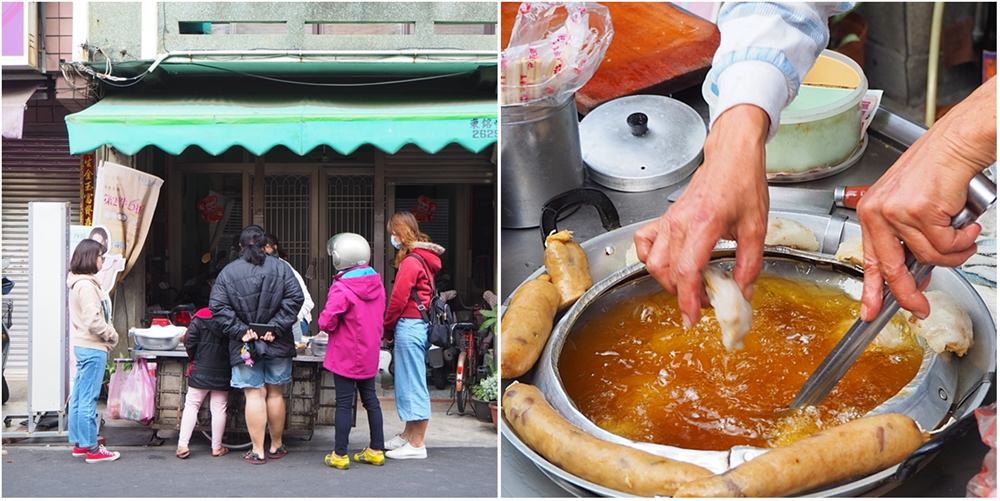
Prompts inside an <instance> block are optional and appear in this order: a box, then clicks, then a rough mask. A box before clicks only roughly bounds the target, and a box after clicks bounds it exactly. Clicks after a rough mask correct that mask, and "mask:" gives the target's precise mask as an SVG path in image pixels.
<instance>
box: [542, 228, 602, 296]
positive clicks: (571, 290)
mask: <svg viewBox="0 0 1000 501" xmlns="http://www.w3.org/2000/svg"><path fill="white" fill-rule="evenodd" d="M545 271H547V272H548V273H549V275H551V276H552V283H553V284H554V285H555V286H556V288H557V289H559V296H560V298H561V302H560V304H559V309H564V308H567V307H569V306H570V305H571V304H573V303H574V302H576V300H577V299H579V298H580V296H582V295H583V293H584V292H587V289H589V288H590V286H591V285H593V284H594V281H593V279H592V278H591V276H590V262H589V261H588V260H587V253H585V252H584V251H583V247H580V244H578V243H576V242H574V241H573V232H572V231H569V230H563V231H560V232H558V233H553V234H551V235H549V236H548V237H547V238H546V239H545Z"/></svg>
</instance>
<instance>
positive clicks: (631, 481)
mask: <svg viewBox="0 0 1000 501" xmlns="http://www.w3.org/2000/svg"><path fill="white" fill-rule="evenodd" d="M503 413H504V416H505V417H506V418H507V422H508V423H510V425H511V428H513V429H514V431H515V432H517V435H518V436H519V437H521V440H524V442H525V443H526V444H528V446H529V447H531V448H532V450H534V451H535V452H537V453H539V454H541V455H542V456H544V457H545V459H547V460H549V462H551V463H552V464H554V465H557V466H559V467H560V468H562V469H564V470H566V471H568V472H570V473H572V474H574V475H576V476H578V477H580V478H583V479H586V480H589V481H591V482H594V483H595V484H598V485H603V486H605V487H608V488H610V489H615V490H618V491H622V492H627V493H629V494H635V495H637V496H645V497H652V496H670V495H673V494H674V491H675V490H676V489H677V487H678V486H680V485H682V484H685V483H687V482H689V481H692V480H695V479H698V478H705V477H709V476H711V475H712V472H710V471H708V470H706V469H705V468H702V467H700V466H696V465H693V464H690V463H685V462H682V461H675V460H672V459H667V458H664V457H660V456H656V455H653V454H650V453H648V452H643V451H640V450H638V449H634V448H632V447H628V446H625V445H621V444H614V443H611V442H607V441H604V440H601V439H599V438H597V437H594V436H592V435H590V434H589V433H587V432H585V431H583V430H581V429H579V428H577V427H576V426H574V425H573V424H572V423H570V422H569V421H566V419H565V418H563V417H562V416H561V415H559V413H558V412H556V410H555V409H553V408H552V406H551V405H549V403H548V402H547V401H546V400H545V395H543V394H542V392H541V391H539V390H538V388H536V387H534V386H531V385H529V384H522V383H518V384H512V385H510V386H509V387H507V391H505V392H504V395H503Z"/></svg>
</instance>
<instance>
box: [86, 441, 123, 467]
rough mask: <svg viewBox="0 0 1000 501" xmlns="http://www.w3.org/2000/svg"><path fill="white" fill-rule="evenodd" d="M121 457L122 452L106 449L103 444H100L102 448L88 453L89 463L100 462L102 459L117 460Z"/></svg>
mask: <svg viewBox="0 0 1000 501" xmlns="http://www.w3.org/2000/svg"><path fill="white" fill-rule="evenodd" d="M120 457H121V453H118V452H111V451H109V450H107V449H105V448H104V446H103V445H102V446H100V448H98V449H97V452H88V453H87V462H88V463H100V462H102V461H115V460H116V459H118V458H120Z"/></svg>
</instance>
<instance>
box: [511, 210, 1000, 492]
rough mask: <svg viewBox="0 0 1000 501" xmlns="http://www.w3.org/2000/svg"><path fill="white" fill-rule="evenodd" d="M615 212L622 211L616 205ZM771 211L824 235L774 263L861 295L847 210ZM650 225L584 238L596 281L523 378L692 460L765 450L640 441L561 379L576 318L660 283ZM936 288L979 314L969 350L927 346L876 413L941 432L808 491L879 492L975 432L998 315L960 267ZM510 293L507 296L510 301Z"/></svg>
mask: <svg viewBox="0 0 1000 501" xmlns="http://www.w3.org/2000/svg"><path fill="white" fill-rule="evenodd" d="M597 205H600V204H597ZM610 210H611V211H613V208H611V209H610ZM607 211H608V208H607V204H605V206H604V208H603V209H602V210H601V212H602V219H604V220H605V223H609V222H610V220H612V219H614V218H613V217H611V216H607V215H606V214H605V213H606V212H607ZM556 212H558V211H556ZM771 217H782V218H786V219H791V220H794V221H798V222H799V223H802V224H804V225H805V226H807V227H808V228H810V229H811V230H812V231H813V233H814V234H815V235H816V236H817V238H818V239H819V241H820V242H821V243H822V248H821V251H822V254H820V253H807V252H800V251H795V250H791V249H786V248H780V247H779V248H768V249H767V251H766V253H765V270H767V271H770V272H774V273H778V274H782V275H786V276H789V275H798V276H802V277H808V278H812V279H815V280H817V281H822V282H825V283H828V284H830V285H834V286H836V287H839V288H841V289H843V290H845V291H846V292H848V294H850V295H852V296H853V297H855V298H857V297H859V296H860V287H861V286H860V278H859V277H860V276H861V275H860V270H856V269H852V268H851V267H849V266H846V265H844V264H841V263H838V262H836V261H835V260H833V259H832V257H831V256H830V255H831V254H833V252H834V251H835V250H836V247H837V245H839V243H840V242H841V241H844V240H847V239H850V238H854V237H858V236H860V231H861V230H860V227H859V226H858V225H857V224H856V223H854V222H850V221H846V220H844V219H843V218H837V217H831V216H820V215H815V214H807V213H795V212H780V211H772V213H771ZM548 219H549V223H550V225H549V226H551V224H554V220H555V214H549V218H548ZM643 224H646V222H640V223H636V224H633V225H630V226H627V227H624V228H619V229H614V230H612V231H609V232H607V233H605V234H602V235H599V236H597V237H595V238H592V239H590V240H588V241H586V242H583V243H582V246H583V249H584V250H585V252H586V253H587V256H588V258H589V260H590V272H591V275H592V276H593V278H594V282H595V285H594V286H593V287H592V288H591V289H590V290H589V291H588V292H587V293H586V294H585V295H584V296H583V297H581V298H580V300H579V301H578V302H577V303H576V304H575V305H574V306H573V307H572V308H571V309H570V310H569V311H568V312H566V313H565V314H564V315H563V316H562V318H561V319H559V321H558V323H557V324H556V326H555V328H554V329H553V334H552V336H551V337H550V338H549V340H548V343H547V345H546V347H545V350H544V351H543V353H542V356H541V357H540V359H539V361H538V363H537V364H536V366H535V368H534V369H533V370H532V371H531V372H529V373H528V374H526V375H525V376H523V377H521V378H518V380H519V381H522V382H526V383H531V384H534V385H536V386H538V387H539V388H540V389H541V391H542V392H544V393H545V395H546V398H547V399H548V401H549V402H550V403H551V404H552V405H553V406H554V407H555V408H556V409H557V410H558V411H559V412H560V413H561V414H562V415H563V416H564V417H566V418H567V419H568V420H570V421H571V422H573V423H574V424H575V425H576V426H578V427H580V428H582V429H583V430H585V431H587V432H589V433H591V434H593V435H595V436H597V437H600V438H602V439H604V440H608V441H611V442H615V443H620V444H624V445H627V446H631V447H636V448H638V449H641V450H644V451H647V452H650V453H653V454H658V455H662V456H665V457H670V458H673V459H678V460H683V461H689V462H692V463H695V464H698V465H701V466H704V467H706V468H708V469H710V470H712V471H715V472H717V473H720V472H722V471H725V470H726V469H729V468H732V467H734V466H736V465H738V464H740V463H742V462H744V461H747V460H749V459H751V458H753V457H755V456H757V455H760V454H762V453H763V452H765V451H766V449H759V448H756V447H744V446H737V447H734V448H732V449H731V450H728V451H692V450H687V449H681V448H678V447H671V446H664V445H658V444H649V443H637V442H633V441H631V440H628V439H625V438H623V437H619V436H617V435H614V434H611V433H609V432H607V431H605V430H603V429H601V428H599V427H597V426H596V425H595V424H593V423H592V422H590V421H589V420H588V419H587V418H586V417H585V416H583V415H582V414H581V413H580V412H579V411H578V410H577V409H576V407H575V405H574V404H573V402H572V401H571V399H570V398H569V397H568V396H567V395H566V392H565V391H564V389H563V387H562V383H561V381H560V374H559V372H558V357H559V354H560V351H561V349H562V346H563V343H564V342H565V340H566V339H567V337H568V336H571V335H572V332H573V329H572V328H573V325H574V323H575V322H577V321H586V318H587V315H590V314H594V313H593V312H594V311H597V310H599V309H600V308H602V307H604V306H606V305H608V304H611V303H613V302H614V301H615V300H616V299H617V298H620V297H621V296H623V295H629V294H641V293H643V292H645V291H650V290H653V288H655V287H656V283H655V281H653V280H652V279H651V278H650V277H649V276H648V274H647V273H646V272H645V269H644V267H643V266H642V265H641V264H636V263H635V257H634V246H633V243H632V236H633V234H634V233H635V231H636V230H637V229H638V228H639V227H640V226H641V225H643ZM543 226H545V225H543ZM606 226H613V224H610V225H609V224H606ZM733 254H734V248H733V245H732V244H731V243H727V242H720V245H719V246H718V247H716V250H715V252H714V255H713V259H714V260H718V261H721V262H726V261H729V262H731V261H732V257H733ZM542 273H544V268H540V269H538V270H536V271H535V272H534V273H533V274H531V275H530V276H529V277H528V278H527V279H526V281H527V280H531V279H534V278H535V277H537V276H538V275H540V274H542ZM929 290H942V291H944V292H946V293H948V295H949V296H950V297H952V298H953V299H954V300H955V301H956V302H957V303H958V304H960V305H962V306H963V307H964V308H965V310H966V311H967V312H968V313H969V315H970V316H971V318H972V321H973V329H974V334H975V343H974V344H973V346H972V347H971V348H970V350H969V352H968V354H967V355H966V356H965V357H962V358H958V357H952V356H950V355H940V356H939V355H936V354H934V353H933V352H931V351H930V350H926V353H925V357H924V360H923V363H922V365H921V368H920V370H919V371H918V373H917V376H916V377H915V378H914V379H913V381H912V382H911V383H910V384H908V385H907V386H906V387H905V388H903V389H902V390H901V391H900V392H899V393H898V394H897V395H896V396H895V397H893V398H891V399H890V400H888V401H886V402H885V403H884V404H882V405H881V406H879V407H878V408H876V409H874V410H873V411H872V413H884V412H899V413H903V414H906V415H909V416H911V417H913V418H914V419H915V420H916V421H917V422H918V423H919V424H920V426H921V427H922V429H924V430H925V431H933V437H932V440H931V441H930V442H929V443H928V444H926V445H925V446H924V447H922V448H921V449H919V450H918V451H917V452H915V453H914V454H913V455H912V456H911V457H910V458H909V459H907V460H906V461H903V462H902V463H900V464H897V465H895V466H892V467H890V468H887V469H885V470H883V471H881V472H877V473H874V474H871V475H869V476H867V477H864V478H861V479H857V480H853V481H850V482H848V483H843V484H840V485H836V486H832V487H827V488H824V489H823V490H820V491H814V492H811V493H808V494H807V495H809V496H855V495H858V494H862V493H873V491H878V492H884V491H885V490H888V489H889V488H891V487H892V486H895V485H897V484H898V483H900V482H902V481H903V480H905V479H906V478H908V477H909V476H910V475H912V474H913V473H914V472H915V471H916V470H918V469H919V468H921V467H922V466H923V465H924V464H926V463H927V462H928V461H929V460H930V459H931V458H932V457H933V455H934V454H936V452H937V450H938V448H939V447H940V445H941V444H943V443H944V441H946V440H948V439H949V436H951V435H954V434H958V433H960V432H964V431H966V430H967V429H968V427H969V425H970V424H973V423H974V422H973V421H972V420H971V413H972V411H973V410H974V409H975V408H976V407H978V406H979V405H980V404H981V403H982V401H983V400H984V399H985V398H986V396H987V394H988V393H989V391H990V386H991V385H990V381H991V378H992V377H993V375H994V374H995V371H996V327H995V324H994V321H993V318H992V315H991V314H990V312H989V309H988V308H987V307H986V305H985V304H984V303H983V301H982V299H980V297H979V295H978V294H977V293H976V291H975V289H973V287H972V286H971V285H970V284H969V283H968V282H967V281H966V280H965V279H964V278H963V277H962V276H961V275H960V274H959V273H958V272H957V271H955V270H953V269H946V268H937V269H935V270H934V273H933V275H932V279H931V283H930V286H929ZM509 299H510V298H509V297H508V298H507V300H508V301H509ZM505 383H509V381H505ZM963 418H966V419H963ZM502 433H503V434H504V436H505V437H506V438H507V439H508V440H509V441H510V442H511V443H512V444H513V445H514V447H515V448H517V449H518V450H519V451H520V452H521V453H522V454H524V455H525V456H526V457H528V458H529V459H530V460H531V461H532V462H534V463H535V464H536V465H537V466H538V467H539V468H540V469H541V470H542V471H543V472H544V473H545V474H546V475H548V476H549V477H550V478H552V479H553V480H554V481H556V482H557V483H558V484H560V485H562V486H563V487H565V488H567V490H569V491H570V492H573V493H575V494H578V495H592V494H598V495H604V496H627V495H628V494H626V493H623V492H619V491H615V490H611V489H608V488H605V487H603V486H600V485H595V484H593V483H591V482H588V481H586V480H583V479H581V478H579V477H576V476H575V475H572V474H570V473H568V472H566V471H564V470H562V469H561V468H559V467H558V466H556V465H553V464H552V463H550V462H548V461H547V460H545V458H543V457H541V456H540V455H538V454H537V453H535V452H534V451H533V450H531V449H530V448H529V447H528V446H527V445H526V444H525V443H524V442H522V441H521V440H520V439H519V438H518V436H517V434H516V433H514V432H513V430H512V429H511V428H510V427H509V425H508V423H507V422H506V421H505V420H504V422H503V425H502Z"/></svg>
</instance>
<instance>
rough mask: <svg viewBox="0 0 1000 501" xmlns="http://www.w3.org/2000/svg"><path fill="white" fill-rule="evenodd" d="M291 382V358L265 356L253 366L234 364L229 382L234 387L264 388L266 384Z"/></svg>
mask: <svg viewBox="0 0 1000 501" xmlns="http://www.w3.org/2000/svg"><path fill="white" fill-rule="evenodd" d="M291 382H292V359H291V358H267V357H265V358H264V359H263V360H260V361H258V362H257V363H255V364H253V367H250V366H248V365H243V364H236V365H234V366H233V370H232V379H230V381H229V384H230V385H231V386H232V387H233V388H263V387H264V384H288V383H291Z"/></svg>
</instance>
